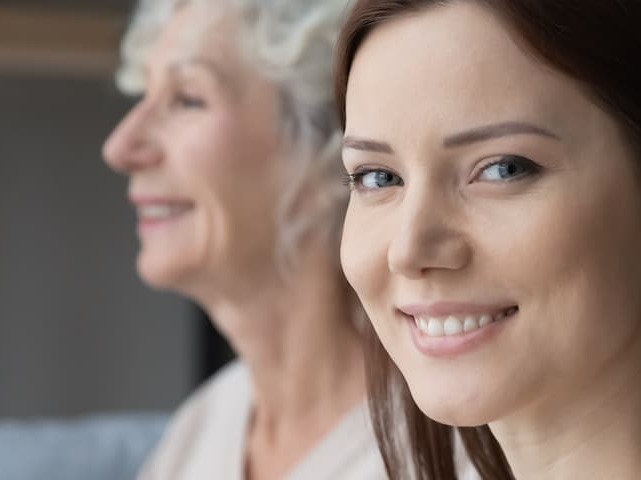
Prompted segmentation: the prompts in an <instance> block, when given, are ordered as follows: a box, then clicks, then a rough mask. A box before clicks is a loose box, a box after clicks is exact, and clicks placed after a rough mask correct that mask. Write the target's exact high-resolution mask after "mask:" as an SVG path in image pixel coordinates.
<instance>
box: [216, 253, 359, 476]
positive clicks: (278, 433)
mask: <svg viewBox="0 0 641 480" xmlns="http://www.w3.org/2000/svg"><path fill="white" fill-rule="evenodd" d="M331 263H332V262H330V261H328V259H326V258H315V259H314V258H312V259H307V260H306V262H305V263H304V268H300V269H299V270H298V273H297V274H296V275H294V277H293V278H292V279H291V281H288V282H287V283H281V284H279V285H275V282H273V279H272V282H271V283H270V285H269V286H268V285H264V286H263V287H262V288H258V289H256V288H252V292H259V293H258V294H254V293H252V294H251V295H248V296H245V298H243V299H242V301H236V302H220V301H216V302H212V303H211V304H209V305H208V308H207V311H208V313H209V314H210V316H211V318H213V319H215V320H214V321H215V323H216V325H217V327H219V328H220V330H221V331H222V332H223V334H224V335H225V336H226V337H227V339H228V340H229V341H230V343H231V344H232V346H233V347H234V350H235V351H236V352H237V354H238V355H239V357H240V358H241V359H242V360H243V362H244V363H245V364H246V365H247V366H248V367H249V370H250V374H251V377H252V381H253V382H252V383H253V388H254V399H253V400H254V410H253V418H252V425H251V428H250V431H249V432H248V439H247V445H248V447H247V450H248V451H247V458H248V471H261V470H262V471H267V470H270V471H272V472H275V473H274V474H273V475H272V477H274V478H277V477H279V476H281V474H282V473H284V472H285V471H286V470H287V468H289V467H291V466H292V465H293V464H295V463H296V462H297V461H298V460H300V458H301V457H302V456H304V455H305V454H306V453H307V451H309V450H310V449H311V448H312V447H313V446H314V445H315V444H316V443H317V442H318V441H319V440H320V438H322V437H323V435H325V434H326V433H328V432H329V431H330V430H331V429H332V428H333V427H334V426H335V425H336V424H337V423H338V421H340V419H341V418H342V417H344V415H345V414H346V413H347V412H348V411H349V410H351V409H352V408H354V407H355V406H356V405H357V404H359V403H360V402H362V401H364V399H365V383H364V366H363V353H362V345H361V338H360V334H359V333H358V332H357V329H356V328H355V326H354V323H353V318H352V317H353V312H352V310H353V307H352V305H351V303H350V302H349V293H348V292H349V290H348V287H347V284H346V283H343V281H342V280H341V277H340V276H339V275H338V274H337V273H336V272H334V271H333V270H331V268H330V267H329V266H328V265H331ZM267 458H269V460H266V459H267ZM265 463H269V465H265ZM252 465H253V466H254V467H252ZM248 476H249V477H251V478H256V477H257V475H256V474H255V473H254V474H252V475H250V474H248ZM269 477H270V476H269V475H267V476H266V477H265V478H269Z"/></svg>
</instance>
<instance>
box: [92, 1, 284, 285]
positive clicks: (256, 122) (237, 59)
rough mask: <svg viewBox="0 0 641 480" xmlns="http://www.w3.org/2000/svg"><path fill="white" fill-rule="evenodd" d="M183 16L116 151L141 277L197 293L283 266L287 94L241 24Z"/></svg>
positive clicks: (110, 145)
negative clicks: (280, 227) (277, 227)
mask: <svg viewBox="0 0 641 480" xmlns="http://www.w3.org/2000/svg"><path fill="white" fill-rule="evenodd" d="M211 15H212V12H210V11H203V10H200V9H199V8H198V7H193V6H190V7H185V8H182V9H180V10H179V11H178V12H177V13H176V14H174V15H173V17H172V19H171V20H170V22H169V23H168V24H167V25H166V27H165V28H164V29H163V31H162V32H161V35H160V36H159V38H158V39H157V41H156V42H155V43H154V45H153V48H152V50H151V52H150V55H149V57H148V59H147V62H146V64H145V71H146V75H145V92H144V97H143V99H142V100H141V101H140V102H139V103H138V104H137V105H136V106H135V107H134V108H133V109H132V111H131V112H130V113H129V114H128V115H127V116H126V117H125V118H124V119H123V120H122V122H121V123H120V125H118V127H117V128H116V129H115V130H114V132H113V133H112V134H111V137H110V138H109V139H108V140H107V142H106V144H105V147H104V155H105V158H106V161H107V163H108V164H109V165H110V166H111V167H112V168H114V169H115V170H117V171H120V172H122V173H124V174H126V175H128V176H129V179H130V183H129V197H130V200H131V202H132V203H133V204H134V206H135V208H136V209H137V214H138V233H139V237H140V240H141V251H140V255H139V257H138V269H139V271H140V273H141V275H142V276H143V277H144V279H145V280H146V281H147V282H149V283H151V284H154V285H156V286H161V287H165V288H172V289H176V290H179V291H186V293H190V291H191V290H190V289H192V288H193V287H194V286H197V285H206V287H207V289H209V290H210V291H216V286H217V285H219V286H221V285H224V286H231V285H232V284H233V281H234V279H236V278H238V279H241V278H242V279H244V280H243V281H244V282H245V284H249V283H250V282H251V281H254V280H257V279H258V278H260V277H261V275H262V273H263V271H264V270H265V269H269V265H271V262H272V260H273V258H272V251H273V243H274V231H273V230H274V222H273V219H274V213H273V212H274V208H275V203H276V196H277V193H276V192H277V188H276V185H277V182H276V179H277V177H278V175H277V161H276V159H277V158H279V155H278V152H279V148H280V132H279V125H280V123H279V122H280V118H279V115H280V106H279V99H278V94H277V92H276V89H275V87H274V86H273V85H271V84H270V83H268V82H267V81H266V80H264V79H263V78H262V77H261V76H260V75H258V74H257V73H256V72H255V71H254V70H253V69H252V68H251V67H250V66H248V65H247V63H246V62H244V61H242V58H241V55H240V54H239V51H238V49H237V48H236V46H235V44H234V42H235V41H236V40H237V39H238V32H237V30H236V28H235V22H234V21H233V20H234V19H233V18H231V17H230V18H227V17H225V18H224V19H221V21H220V22H218V23H215V24H208V25H207V24H206V22H205V21H204V19H208V18H210V17H211Z"/></svg>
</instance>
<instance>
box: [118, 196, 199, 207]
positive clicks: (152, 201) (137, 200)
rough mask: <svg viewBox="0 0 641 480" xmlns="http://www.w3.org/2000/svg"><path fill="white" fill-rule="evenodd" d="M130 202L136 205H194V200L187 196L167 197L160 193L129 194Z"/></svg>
mask: <svg viewBox="0 0 641 480" xmlns="http://www.w3.org/2000/svg"><path fill="white" fill-rule="evenodd" d="M129 202H130V203H131V204H132V205H134V206H136V207H142V206H145V205H176V204H180V205H192V204H193V202H192V201H191V200H189V199H187V198H180V197H166V196H159V195H129Z"/></svg>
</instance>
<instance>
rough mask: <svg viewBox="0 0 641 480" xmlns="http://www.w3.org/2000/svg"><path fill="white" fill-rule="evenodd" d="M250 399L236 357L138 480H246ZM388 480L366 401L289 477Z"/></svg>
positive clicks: (195, 398) (186, 408) (173, 428)
mask: <svg viewBox="0 0 641 480" xmlns="http://www.w3.org/2000/svg"><path fill="white" fill-rule="evenodd" d="M251 403H252V389H251V383H250V379H249V373H248V371H247V368H246V367H245V366H244V365H243V364H242V363H240V362H238V361H236V362H233V363H232V364H231V365H229V366H227V367H225V368H224V369H223V371H222V372H221V373H219V374H217V375H214V377H213V378H212V379H210V380H209V381H207V382H206V383H205V384H204V385H203V386H202V387H201V388H199V389H198V391H197V392H196V393H194V394H193V395H192V396H191V397H190V398H189V399H188V400H187V402H186V403H185V404H184V405H183V406H182V407H181V408H180V409H179V411H178V412H177V414H176V415H175V416H174V418H173V419H172V421H171V423H170V425H169V427H168V430H167V432H166V433H165V435H164V437H163V439H162V441H161V443H160V445H159V447H158V448H157V449H156V451H155V452H154V454H153V455H152V457H151V459H150V460H149V461H148V462H147V464H146V465H145V467H144V468H143V470H142V472H141V473H140V475H139V477H138V478H139V480H201V479H202V480H205V479H206V480H243V464H244V455H243V452H244V450H245V448H244V447H245V445H244V442H245V432H246V430H247V425H248V422H249V417H250V411H251ZM386 479H387V476H386V474H385V469H384V467H383V463H382V460H381V458H380V454H379V452H378V449H377V447H376V441H375V439H374V435H373V432H372V430H371V424H370V422H369V418H368V415H367V407H366V403H365V402H363V403H362V404H361V405H359V406H358V407H357V408H355V409H353V410H352V411H351V412H349V413H348V414H347V415H346V416H345V417H344V418H343V419H342V420H341V422H340V423H339V424H338V425H337V426H336V427H335V428H334V430H332V431H331V432H330V433H329V434H327V435H326V436H325V438H323V439H322V440H321V441H320V442H319V443H318V445H317V446H316V447H315V448H314V449H313V450H312V451H311V452H310V453H309V454H308V455H307V457H305V458H304V459H303V460H302V461H301V462H300V463H299V464H298V465H296V466H295V467H294V469H293V470H292V471H291V472H289V474H288V475H287V476H286V477H285V479H284V480H386Z"/></svg>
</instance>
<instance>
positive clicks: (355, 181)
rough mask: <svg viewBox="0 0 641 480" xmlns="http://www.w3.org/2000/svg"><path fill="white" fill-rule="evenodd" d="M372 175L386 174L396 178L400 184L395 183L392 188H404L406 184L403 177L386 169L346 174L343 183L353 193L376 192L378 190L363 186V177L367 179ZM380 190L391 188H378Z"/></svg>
mask: <svg viewBox="0 0 641 480" xmlns="http://www.w3.org/2000/svg"><path fill="white" fill-rule="evenodd" d="M371 173H377V174H384V175H388V176H392V177H395V178H396V179H398V183H394V184H392V185H391V186H394V187H396V186H402V185H404V183H405V182H404V181H403V179H402V178H401V177H399V176H398V175H397V174H395V173H394V172H391V171H389V170H386V169H384V168H362V169H360V170H358V171H356V172H354V173H351V174H346V175H345V177H344V179H343V183H344V184H345V185H347V186H348V187H349V189H350V190H352V191H354V190H365V191H369V190H375V189H376V188H372V187H365V186H363V177H365V176H366V175H369V174H371ZM378 188H379V189H383V188H389V187H378Z"/></svg>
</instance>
